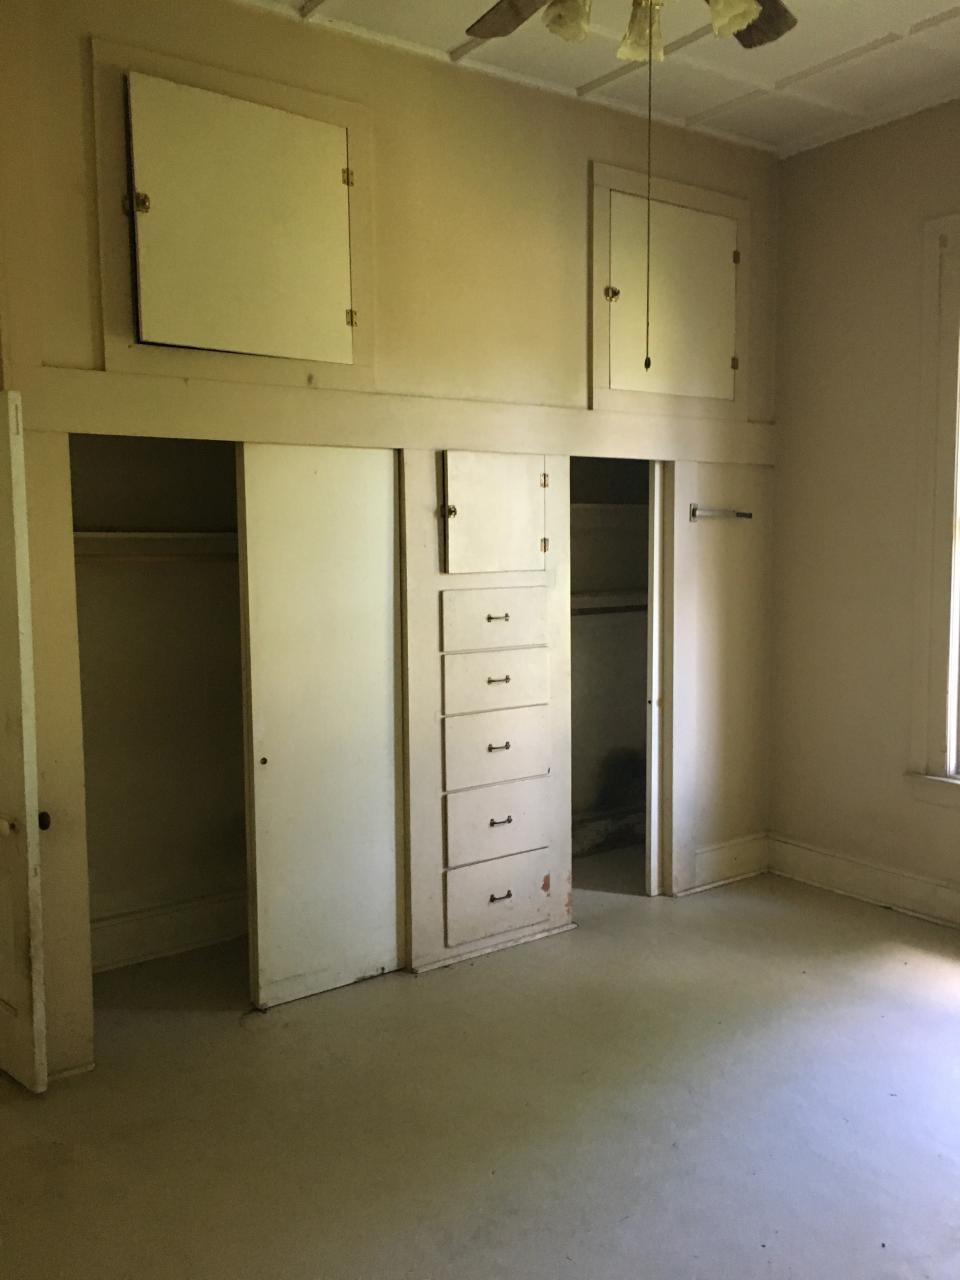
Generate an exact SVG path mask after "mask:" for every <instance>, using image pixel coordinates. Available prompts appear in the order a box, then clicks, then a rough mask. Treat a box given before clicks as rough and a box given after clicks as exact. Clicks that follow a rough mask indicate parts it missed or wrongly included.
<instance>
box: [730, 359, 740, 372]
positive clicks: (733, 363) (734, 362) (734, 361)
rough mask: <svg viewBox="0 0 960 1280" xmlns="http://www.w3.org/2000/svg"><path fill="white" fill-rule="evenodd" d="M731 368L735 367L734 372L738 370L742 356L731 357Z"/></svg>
mask: <svg viewBox="0 0 960 1280" xmlns="http://www.w3.org/2000/svg"><path fill="white" fill-rule="evenodd" d="M730 368H731V369H733V370H734V372H736V370H737V369H739V368H740V357H739V356H732V357H731V359H730Z"/></svg>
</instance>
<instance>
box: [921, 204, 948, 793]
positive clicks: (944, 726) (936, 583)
mask: <svg viewBox="0 0 960 1280" xmlns="http://www.w3.org/2000/svg"><path fill="white" fill-rule="evenodd" d="M923 255H924V279H923V317H922V319H923V324H922V335H921V341H922V348H921V396H922V401H921V415H920V423H919V426H920V457H919V465H918V482H917V496H916V509H917V533H916V561H915V568H916V572H915V579H914V580H915V583H916V608H915V615H916V633H915V653H916V658H915V675H914V684H915V703H914V725H913V739H912V744H911V761H910V769H909V771H908V777H909V778H910V779H911V781H912V784H913V787H914V792H915V794H916V796H917V798H918V799H923V800H929V801H932V802H933V803H938V804H949V805H951V806H952V805H958V806H960V519H958V517H960V478H958V476H960V472H958V467H960V400H958V393H960V214H955V215H952V216H950V217H946V218H938V219H935V220H933V221H931V222H929V223H927V225H926V227H925V228H924V244H923Z"/></svg>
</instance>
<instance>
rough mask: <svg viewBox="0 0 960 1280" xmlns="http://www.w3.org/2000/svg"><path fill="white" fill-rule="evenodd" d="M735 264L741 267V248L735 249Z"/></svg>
mask: <svg viewBox="0 0 960 1280" xmlns="http://www.w3.org/2000/svg"><path fill="white" fill-rule="evenodd" d="M733 264H734V266H736V267H739V265H740V250H739V249H734V251H733Z"/></svg>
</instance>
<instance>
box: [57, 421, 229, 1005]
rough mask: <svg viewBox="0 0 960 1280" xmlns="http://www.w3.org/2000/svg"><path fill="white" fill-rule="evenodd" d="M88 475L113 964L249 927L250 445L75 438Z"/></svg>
mask: <svg viewBox="0 0 960 1280" xmlns="http://www.w3.org/2000/svg"><path fill="white" fill-rule="evenodd" d="M71 473H72V487H73V511H74V530H75V552H76V574H77V609H78V619H79V636H80V671H81V687H82V700H83V726H84V755H85V768H86V798H87V834H88V842H89V869H90V907H91V924H92V939H93V966H94V970H95V971H96V970H104V969H116V968H119V967H122V966H125V965H132V964H136V963H137V962H139V961H143V960H147V959H152V958H155V957H158V956H164V955H172V954H175V953H179V952H185V951H189V950H193V949H196V948H201V947H210V946H212V944H215V943H224V942H227V941H228V940H230V939H241V938H242V937H243V936H244V934H245V933H246V930H247V869H246V849H245V793H244V762H243V685H242V674H241V612H240V608H241V606H240V585H239V572H238V555H237V499H236V465H235V449H234V445H232V444H229V443H219V442H207V441H195V440H158V439H143V438H132V437H116V436H114V437H99V436H75V437H73V438H72V439H71ZM210 954H211V957H212V958H214V957H215V958H216V960H217V963H218V965H220V966H221V967H222V965H223V964H224V963H228V964H230V965H232V966H235V968H236V973H235V975H234V976H235V977H236V983H235V986H236V988H237V991H238V992H239V993H240V996H241V997H244V996H246V994H247V990H248V987H247V959H246V955H245V947H244V946H243V944H242V943H240V942H237V943H236V944H235V945H233V946H232V947H227V948H218V949H217V951H215V952H211V953H210Z"/></svg>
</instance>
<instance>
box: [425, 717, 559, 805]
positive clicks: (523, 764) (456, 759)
mask: <svg viewBox="0 0 960 1280" xmlns="http://www.w3.org/2000/svg"><path fill="white" fill-rule="evenodd" d="M443 759H444V775H445V780H446V789H447V791H458V790H460V789H461V788H462V787H482V786H484V785H485V784H486V783H488V782H508V781H510V780H511V779H512V778H532V777H533V776H534V775H536V774H540V773H549V771H550V709H549V707H514V708H513V709H512V710H510V711H483V712H481V713H480V714H479V715H474V716H452V717H450V718H448V719H447V720H445V721H444V722H443Z"/></svg>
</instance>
